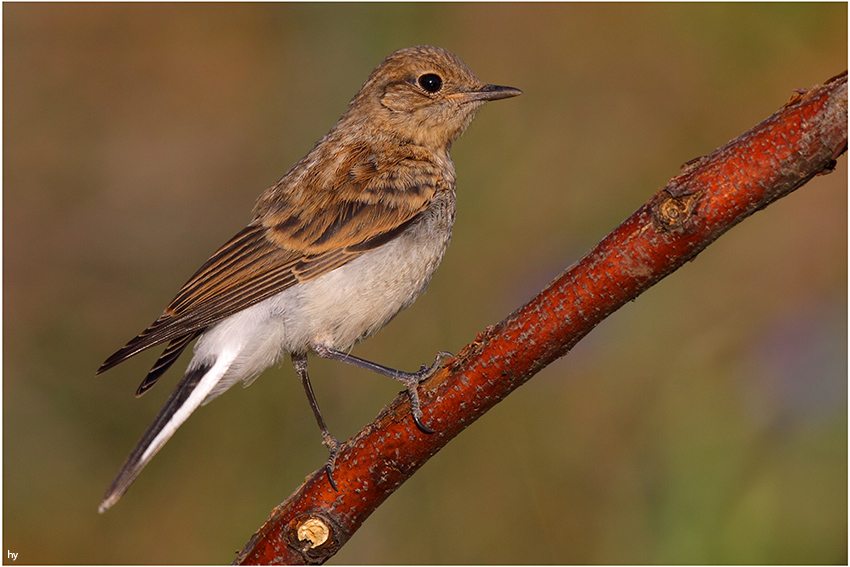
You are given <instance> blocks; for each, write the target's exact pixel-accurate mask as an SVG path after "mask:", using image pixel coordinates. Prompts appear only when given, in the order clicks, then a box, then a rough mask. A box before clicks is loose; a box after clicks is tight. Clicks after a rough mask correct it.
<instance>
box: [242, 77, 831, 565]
mask: <svg viewBox="0 0 850 567" xmlns="http://www.w3.org/2000/svg"><path fill="white" fill-rule="evenodd" d="M846 149H847V74H846V72H845V73H843V74H841V75H839V76H837V77H834V78H833V79H830V80H829V81H827V83H826V84H824V85H822V86H820V85H819V86H815V87H812V88H810V89H806V90H800V91H797V92H796V93H795V94H794V95H793V97H792V98H791V100H790V101H789V102H788V103H787V104H785V106H783V107H782V108H781V109H780V110H779V111H778V112H777V113H776V114H774V115H773V116H771V117H770V118H768V119H767V120H765V121H764V122H762V123H761V124H758V125H757V126H755V127H754V128H752V129H751V130H749V131H748V132H746V133H744V134H742V135H741V136H739V137H738V138H736V139H734V140H732V141H731V142H729V143H728V144H726V145H725V146H723V147H721V148H719V149H717V150H715V151H714V152H712V153H711V154H709V155H707V156H704V157H701V158H698V159H695V160H692V161H691V162H688V163H687V164H685V166H684V167H683V169H682V173H681V174H680V175H678V176H676V177H675V178H673V179H671V180H670V182H669V183H667V185H666V186H665V187H663V188H662V189H660V190H659V191H658V192H657V193H656V194H655V195H654V196H653V197H652V198H651V199H650V200H649V202H647V203H646V204H645V205H643V206H642V207H641V208H640V209H638V210H637V211H636V212H635V213H634V214H633V215H631V216H630V217H629V218H628V219H626V220H625V221H624V222H623V223H622V224H621V225H620V226H618V227H617V228H616V229H615V230H614V231H613V232H611V233H610V234H609V235H608V236H606V237H605V238H604V239H603V240H602V241H601V242H599V244H597V245H596V246H595V247H594V248H593V249H592V250H591V251H590V252H589V253H588V254H587V255H586V256H584V257H583V258H582V259H581V260H579V262H577V263H576V264H574V265H573V266H572V267H571V268H569V269H568V270H567V271H566V272H564V273H563V274H561V275H560V276H559V277H558V278H557V279H556V280H555V281H553V282H552V283H551V284H549V285H548V286H547V287H546V289H544V290H543V291H541V292H540V293H539V294H538V295H537V296H536V297H534V298H533V299H532V300H531V301H529V302H528V303H527V304H525V305H524V306H522V307H520V308H519V309H517V310H516V311H515V312H514V313H512V314H511V315H509V316H508V317H507V318H506V319H505V320H503V321H502V322H500V323H499V324H497V325H495V326H492V327H488V328H487V329H486V330H485V331H483V332H481V333H480V334H479V335H478V336H477V337H476V339H475V341H474V342H473V343H471V344H469V345H467V346H466V347H465V348H464V349H463V350H462V351H461V352H460V354H458V355H457V356H456V357H455V358H453V359H451V360H450V361H449V362H448V363H447V364H446V366H445V367H444V368H443V369H442V371H440V372H439V373H437V374H436V375H435V376H434V377H433V378H431V379H430V380H428V381H427V382H426V383H424V384H422V385H421V387H420V399H421V403H422V410H423V412H424V420H425V422H426V423H428V424H429V425H430V426H431V427H432V428H433V429H435V430H436V433H434V434H431V435H428V434H425V433H422V432H421V431H419V430H418V429H417V428H416V426H415V425H414V422H413V419H412V418H411V417H410V407H409V403H408V397H407V395H406V393H402V394H401V395H400V396H399V397H398V398H396V399H395V400H394V401H393V402H392V403H391V404H390V405H389V406H387V407H386V408H384V409H383V410H382V411H381V413H380V415H378V417H377V418H376V419H375V421H373V422H372V423H370V424H369V425H367V426H366V427H364V428H363V430H361V431H360V432H359V433H358V434H357V435H356V436H354V437H353V438H352V439H350V440H349V441H348V442H347V443H345V445H344V447H343V448H342V450H341V451H340V453H339V454H338V456H337V460H336V468H335V470H334V478H335V480H336V483H337V486H338V489H339V490H338V491H337V490H334V489H333V488H332V487H331V486H330V484H329V483H328V479H327V475H326V474H325V472H324V468H320V469H319V470H317V471H316V472H314V473H313V474H312V475H311V476H310V477H308V478H307V480H306V481H305V482H304V484H303V485H301V486H300V487H298V489H297V490H296V491H295V492H294V493H293V494H292V495H291V496H290V497H289V498H288V499H287V500H286V501H285V502H283V503H282V504H281V505H280V506H278V507H277V508H275V509H274V510H273V511H272V513H271V516H270V517H269V518H268V520H267V521H266V522H265V524H264V525H263V526H262V527H261V528H260V529H259V531H257V533H256V534H254V536H253V537H252V538H251V540H250V541H249V542H248V544H247V545H246V546H245V549H244V550H243V551H242V552H241V553H240V554H239V556H238V557H237V559H236V563H239V564H259V563H278V564H288V563H321V562H324V561H326V560H327V559H328V558H330V557H331V556H333V554H335V553H336V552H337V551H338V550H339V549H340V547H342V545H344V544H345V542H346V541H348V539H349V538H350V537H351V535H352V534H353V533H354V532H355V531H356V530H357V528H359V527H360V525H361V524H362V523H363V522H364V521H365V519H366V518H367V517H368V516H369V514H371V513H372V512H373V511H374V510H375V509H376V508H377V507H378V506H379V505H380V504H381V503H382V502H383V501H384V500H385V499H386V498H387V497H388V496H389V495H390V494H392V493H393V492H394V491H395V490H396V489H397V488H398V487H399V486H400V485H401V484H402V483H403V482H404V481H405V480H407V479H408V478H409V477H410V476H411V475H412V474H413V473H414V472H416V470H417V469H419V467H421V466H422V465H423V464H424V463H425V462H426V461H427V460H428V459H429V458H430V457H431V456H433V455H434V454H436V453H437V452H438V451H439V450H440V449H441V448H442V447H443V446H445V445H446V444H447V443H448V442H449V441H450V440H451V439H452V438H454V437H455V436H456V435H457V434H458V433H460V432H461V431H462V430H463V429H464V428H466V427H467V426H468V425H469V424H470V423H472V422H473V421H475V420H476V419H477V418H479V417H480V416H481V415H483V414H484V413H485V412H486V411H487V410H489V409H490V408H491V407H493V406H494V405H495V404H497V403H498V402H499V401H500V400H502V399H504V398H505V396H507V395H508V394H510V393H511V392H512V391H513V390H515V389H516V388H517V387H518V386H520V385H521V384H523V383H525V382H526V381H527V380H528V379H529V378H531V377H532V376H533V375H534V374H536V373H537V372H538V371H540V370H541V369H542V368H544V367H545V366H547V365H548V364H550V363H551V362H552V361H554V360H555V359H557V358H558V357H561V356H563V355H564V354H566V353H567V352H568V351H569V350H570V349H571V348H572V347H573V345H575V344H576V343H577V342H578V341H579V340H580V339H581V338H582V337H584V336H585V335H586V334H587V333H589V332H590V331H591V330H592V329H593V328H594V327H595V326H596V325H598V324H599V323H600V322H601V321H602V320H603V319H605V318H606V317H607V316H608V315H610V314H611V313H613V312H614V311H616V310H617V309H619V308H620V307H621V306H622V305H624V304H625V303H627V302H628V301H630V300H633V299H635V298H636V297H637V296H638V295H640V294H641V293H643V292H644V291H646V290H647V289H648V288H649V287H651V286H652V285H654V284H655V283H657V282H658V281H659V280H661V279H662V278H664V277H665V276H667V275H668V274H670V273H672V272H673V271H675V270H676V269H677V268H679V266H681V265H682V264H684V263H685V262H687V261H688V260H691V259H692V258H694V257H695V256H696V255H697V254H699V253H700V252H701V251H702V250H704V249H705V248H706V246H708V245H709V244H711V243H712V242H713V241H714V240H716V239H717V238H718V237H720V236H721V235H722V234H723V233H724V232H726V231H727V230H729V229H730V228H731V227H733V226H734V225H736V224H737V223H739V222H741V221H742V220H744V219H745V218H747V217H748V216H750V215H751V214H752V213H754V212H755V211H758V210H760V209H763V208H764V207H766V206H767V205H769V204H770V203H772V202H773V201H775V200H776V199H779V198H781V197H783V196H785V195H787V194H788V193H790V192H792V191H794V190H795V189H797V188H798V187H800V186H802V185H803V184H805V183H806V182H807V181H808V180H809V179H811V178H812V177H814V176H815V175H820V174H823V173H829V172H830V171H832V169H833V168H834V167H835V165H836V163H835V160H836V159H837V158H838V156H840V155H841V154H842V153H844V152H845V151H846Z"/></svg>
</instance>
